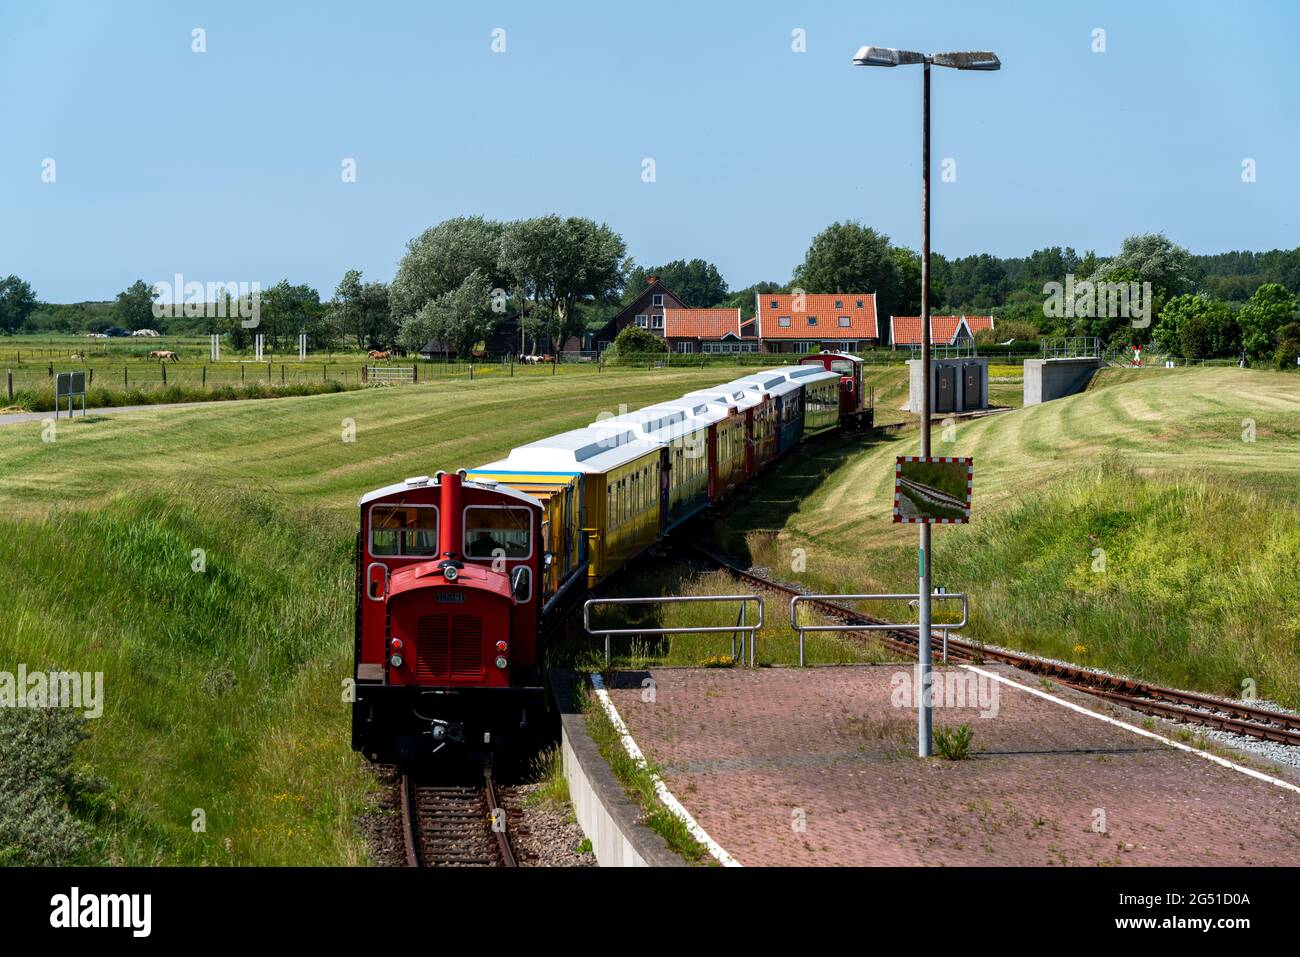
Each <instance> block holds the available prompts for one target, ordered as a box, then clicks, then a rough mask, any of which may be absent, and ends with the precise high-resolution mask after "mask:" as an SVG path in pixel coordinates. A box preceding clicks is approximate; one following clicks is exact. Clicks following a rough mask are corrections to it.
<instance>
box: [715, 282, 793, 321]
mask: <svg viewBox="0 0 1300 957" xmlns="http://www.w3.org/2000/svg"><path fill="white" fill-rule="evenodd" d="M787 291H788V290H787V287H786V286H785V285H784V284H783V283H779V282H756V283H754V285H752V286H747V287H746V288H744V289H737V290H735V291H734V292H732V293H731V294H730V295H729V296H727V299H726V301H725V302H723V303H722V305H723V307H724V308H727V309H739V310H740V320H741V322H748V321H749V320H750V319H753V318H754V313H755V312H756V311H757V306H758V302H757V297H758V296H765V295H767V294H768V293H772V292H775V293H785V292H787Z"/></svg>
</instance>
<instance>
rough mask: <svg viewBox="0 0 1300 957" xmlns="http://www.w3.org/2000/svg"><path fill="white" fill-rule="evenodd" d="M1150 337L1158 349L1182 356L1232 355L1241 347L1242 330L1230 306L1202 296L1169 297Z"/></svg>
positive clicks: (1210, 357)
mask: <svg viewBox="0 0 1300 957" xmlns="http://www.w3.org/2000/svg"><path fill="white" fill-rule="evenodd" d="M1151 339H1152V341H1153V342H1154V343H1155V344H1156V346H1157V348H1159V349H1162V350H1163V351H1166V352H1173V353H1176V354H1177V355H1180V356H1182V357H1183V358H1184V359H1212V358H1215V357H1219V356H1231V355H1236V354H1237V352H1238V350H1239V349H1240V348H1241V330H1240V328H1239V327H1238V325H1237V317H1236V316H1235V315H1234V314H1233V311H1232V309H1230V308H1229V307H1228V305H1227V303H1224V302H1221V301H1219V300H1218V299H1211V298H1210V297H1208V296H1202V295H1196V296H1191V295H1186V296H1175V297H1174V298H1173V299H1170V300H1169V302H1167V303H1166V304H1165V307H1164V309H1162V310H1161V312H1160V321H1159V323H1157V324H1156V327H1155V329H1154V331H1153V332H1152V335H1151Z"/></svg>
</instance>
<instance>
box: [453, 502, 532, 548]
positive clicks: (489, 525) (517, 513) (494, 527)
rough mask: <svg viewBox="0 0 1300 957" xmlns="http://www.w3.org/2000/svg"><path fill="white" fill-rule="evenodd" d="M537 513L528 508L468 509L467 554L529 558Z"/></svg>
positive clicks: (466, 528)
mask: <svg viewBox="0 0 1300 957" xmlns="http://www.w3.org/2000/svg"><path fill="white" fill-rule="evenodd" d="M532 527H533V514H532V512H530V511H529V510H528V509H526V508H500V507H490V506H481V505H480V506H470V507H469V508H467V509H465V557H466V558H484V559H492V558H495V557H497V556H498V555H503V556H504V557H505V558H528V557H529V556H530V555H532V553H533V536H532Z"/></svg>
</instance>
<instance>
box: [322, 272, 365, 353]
mask: <svg viewBox="0 0 1300 957" xmlns="http://www.w3.org/2000/svg"><path fill="white" fill-rule="evenodd" d="M361 293H362V285H361V270H359V269H349V270H348V271H347V272H345V273H344V274H343V278H342V279H340V280H339V284H338V285H337V286H335V287H334V298H332V299H331V300H330V318H332V319H333V320H334V324H335V326H336V327H337V328H338V331H339V335H340V336H342V337H343V338H345V339H352V340H354V341H355V342H356V344H357V348H358V349H364V348H365V346H366V323H365V313H364V312H363V310H362V308H361Z"/></svg>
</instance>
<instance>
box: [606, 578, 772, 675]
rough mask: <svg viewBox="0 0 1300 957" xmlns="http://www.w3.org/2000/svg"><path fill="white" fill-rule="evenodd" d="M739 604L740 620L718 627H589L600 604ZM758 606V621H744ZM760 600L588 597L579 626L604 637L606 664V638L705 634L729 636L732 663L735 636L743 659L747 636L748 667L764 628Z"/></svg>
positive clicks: (750, 597) (736, 597)
mask: <svg viewBox="0 0 1300 957" xmlns="http://www.w3.org/2000/svg"><path fill="white" fill-rule="evenodd" d="M703 601H713V602H736V601H738V602H740V603H741V604H740V621H739V622H738V623H737V624H734V625H719V626H716V627H715V626H712V625H710V626H707V627H691V628H686V627H683V628H599V629H593V628H592V626H591V609H592V608H594V607H597V606H599V605H660V604H663V605H672V604H683V603H686V602H703ZM751 601H752V602H757V603H758V621H757V622H755V623H754V624H752V625H751V624H749V623H748V622H747V620H746V619H747V617H748V615H747V612H748V608H749V603H750V602H751ZM763 620H764V612H763V599H762V597H761V596H759V595H668V596H662V597H657V598H589V599H587V601H586V602H585V603H583V606H582V627H583V630H584V631H586V632H587V634H589V635H591V636H593V637H597V636H599V635H604V636H605V664H607V665H608V664H609V639H610V637H611V636H613V635H689V634H695V635H704V634H723V633H726V632H730V633H731V660H732V661H735V660H736V633H737V632H740V634H741V643H740V658H741V660H744V657H745V635H746V634H748V636H749V664H750V667H753V665H754V646H755V645H756V644H757V643H758V642H757V634H758V631H759V629H761V628H762V627H763Z"/></svg>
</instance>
